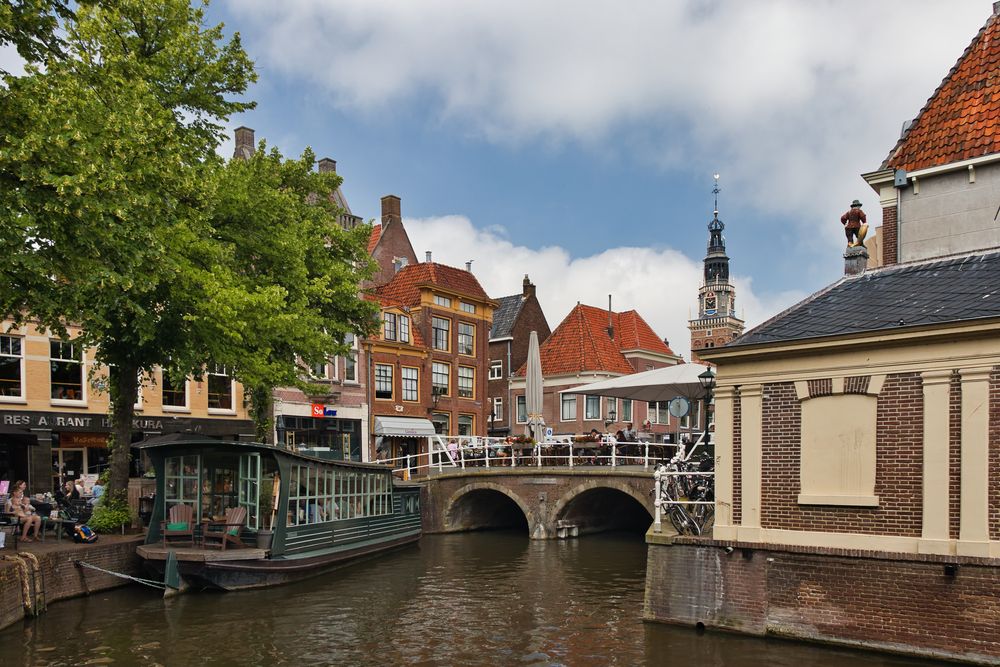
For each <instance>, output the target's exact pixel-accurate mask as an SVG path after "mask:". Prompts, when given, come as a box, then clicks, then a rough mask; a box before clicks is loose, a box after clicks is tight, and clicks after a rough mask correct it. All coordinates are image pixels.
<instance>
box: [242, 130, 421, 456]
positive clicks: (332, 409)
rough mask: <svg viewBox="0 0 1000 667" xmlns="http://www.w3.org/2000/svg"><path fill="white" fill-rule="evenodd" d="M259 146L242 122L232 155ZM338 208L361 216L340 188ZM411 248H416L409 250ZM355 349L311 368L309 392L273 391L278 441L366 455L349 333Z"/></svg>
mask: <svg viewBox="0 0 1000 667" xmlns="http://www.w3.org/2000/svg"><path fill="white" fill-rule="evenodd" d="M254 150H256V145H255V143H254V131H253V130H252V129H251V128H249V127H239V128H237V129H236V131H235V150H234V152H233V158H234V159H246V158H249V157H250V156H251V155H253V152H254ZM317 169H318V170H319V171H320V172H323V173H336V171H337V163H336V161H334V160H333V159H331V158H328V157H324V158H321V159H319V160H318V161H317ZM332 198H333V201H334V203H336V204H337V207H338V208H339V209H340V211H341V213H340V215H339V217H338V223H339V224H340V226H341V227H343V228H344V229H354V228H355V227H357V226H358V225H360V224H362V219H361V218H360V217H359V216H357V215H354V213H352V212H351V207H350V205H349V204H348V203H347V198H346V197H345V196H344V193H343V191H342V190H341V188H337V189H336V190H335V191H334V193H333V195H332ZM411 252H412V251H411ZM346 342H347V343H349V344H350V345H352V346H353V348H354V349H353V351H352V352H351V353H350V354H348V355H346V356H339V357H331V358H330V359H327V360H326V362H325V363H321V364H316V365H315V366H313V367H312V368H310V369H309V378H308V379H309V380H310V382H312V383H313V384H314V385H315V389H313V390H311V391H309V392H306V391H303V390H301V389H299V388H297V387H279V388H277V389H275V390H274V409H273V415H274V438H275V442H276V443H279V444H284V445H286V446H289V447H296V448H316V447H319V448H323V449H329V453H330V455H331V456H333V457H335V458H338V459H340V458H343V459H350V460H354V461H362V460H368V459H367V456H368V447H367V446H365V444H366V443H367V442H368V401H367V389H366V386H365V380H366V376H365V373H364V369H365V363H366V360H365V356H364V351H363V350H362V349H361V346H360V345H359V343H358V341H357V339H356V338H355V337H354V336H351V335H349V336H348V339H347V341H346Z"/></svg>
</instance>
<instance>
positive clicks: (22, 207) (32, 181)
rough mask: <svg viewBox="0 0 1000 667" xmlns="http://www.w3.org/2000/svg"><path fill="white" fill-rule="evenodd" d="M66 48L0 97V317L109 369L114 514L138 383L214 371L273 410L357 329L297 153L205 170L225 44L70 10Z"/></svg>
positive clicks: (160, 6) (314, 177) (94, 6)
mask: <svg viewBox="0 0 1000 667" xmlns="http://www.w3.org/2000/svg"><path fill="white" fill-rule="evenodd" d="M42 4H44V3H42ZM57 15H58V14H57ZM0 16H2V15H0ZM43 22H44V21H43ZM28 24H29V26H30V25H33V24H31V22H30V21H29V22H28ZM62 29H63V32H62V34H64V38H63V44H62V46H63V51H62V53H63V54H64V56H60V57H54V56H51V53H52V52H50V51H44V50H41V49H37V50H35V51H32V50H31V48H27V50H26V53H28V54H29V55H30V54H35V55H34V56H33V57H34V58H35V60H36V61H37V62H40V63H42V64H43V65H44V67H36V66H34V65H33V64H29V65H28V67H27V74H26V75H25V76H21V77H15V76H9V75H6V76H4V84H5V87H0V214H2V215H3V218H2V220H0V253H2V254H3V256H4V257H5V259H6V262H4V263H3V265H2V266H0V310H2V312H3V314H5V315H6V316H9V317H12V318H14V319H15V321H16V322H23V321H25V320H26V319H28V318H33V319H36V320H37V321H39V322H40V323H41V324H42V325H43V326H45V327H48V328H50V329H52V330H53V331H55V332H56V333H58V334H64V333H65V327H66V325H67V324H68V323H73V324H77V325H80V326H81V327H82V330H83V333H82V334H81V336H82V342H83V343H84V344H86V345H88V346H93V347H95V348H96V355H97V360H98V362H99V363H101V364H103V365H105V366H107V368H108V376H109V377H108V385H109V390H110V395H111V402H112V414H111V417H112V422H113V424H114V438H113V440H114V444H113V450H112V464H111V468H112V472H111V478H110V481H109V494H112V495H113V494H115V493H118V492H120V491H122V490H123V489H124V488H125V486H126V485H127V477H128V446H127V445H128V444H129V442H130V435H131V422H132V417H133V405H134V403H135V399H136V393H137V376H138V375H139V374H140V373H148V372H149V371H151V370H152V369H153V368H154V367H155V366H162V367H164V368H165V369H166V370H167V372H168V373H170V374H171V375H172V376H173V377H174V378H177V379H179V378H180V377H182V376H184V375H186V374H189V373H195V374H198V373H200V372H201V370H202V369H203V368H204V366H205V365H206V364H209V363H221V364H225V365H227V366H228V367H229V368H231V369H233V371H234V372H235V374H236V376H237V377H238V378H239V379H241V380H243V381H245V382H247V383H248V384H249V385H250V387H251V388H252V389H253V390H255V391H254V392H251V393H255V392H256V391H257V390H259V391H260V394H261V396H263V394H264V393H265V392H264V389H265V388H266V389H267V391H266V394H267V395H268V396H269V394H270V391H269V390H270V387H272V386H274V384H275V383H278V382H280V381H284V380H285V379H291V378H292V377H293V376H294V375H295V368H296V355H299V356H301V357H303V358H306V359H314V358H317V357H318V356H319V355H320V354H321V353H327V354H329V353H335V352H336V351H338V350H339V349H340V348H339V343H340V342H341V341H342V340H343V334H344V333H345V332H346V331H347V330H349V329H350V328H351V327H363V326H367V324H366V317H367V318H368V319H369V320H370V318H371V314H370V313H369V312H368V311H367V310H366V309H367V306H366V305H364V304H362V303H361V302H360V300H359V299H358V296H357V285H358V279H359V277H361V276H362V275H364V271H365V268H366V266H367V264H366V262H365V261H363V260H364V257H363V252H362V251H363V248H364V245H363V242H361V241H360V240H359V237H358V234H351V233H344V232H341V231H340V230H339V229H338V228H336V226H335V224H334V222H333V220H334V218H333V215H334V214H335V211H334V210H333V209H332V208H331V206H329V205H327V202H328V199H327V198H326V197H325V195H326V194H328V193H329V191H330V187H332V186H334V185H335V182H334V181H332V180H330V179H329V178H328V177H326V176H325V175H321V174H315V173H311V166H312V159H313V157H312V155H311V154H310V153H307V154H306V155H304V156H303V158H302V159H301V160H298V161H285V160H283V159H282V158H281V156H280V155H279V154H278V153H276V152H274V151H271V152H269V153H266V154H265V153H264V152H263V151H261V152H259V153H258V154H257V155H255V156H254V157H253V158H252V159H250V160H248V161H246V162H243V161H233V162H231V163H229V164H228V165H227V164H226V163H224V162H223V161H222V160H221V159H220V158H219V157H218V155H217V154H216V148H217V146H218V144H219V141H220V139H221V136H222V135H221V133H222V129H223V123H224V122H225V120H226V119H227V118H228V116H229V115H230V114H232V113H236V112H240V111H244V110H247V109H249V108H251V107H252V104H251V103H249V102H247V101H243V100H241V99H240V96H241V95H242V94H243V93H244V91H245V89H246V87H247V86H248V84H249V83H250V82H251V81H253V80H254V78H255V74H254V72H253V66H252V63H251V61H250V59H249V57H248V56H247V54H246V53H245V52H244V51H243V49H242V46H241V45H240V41H239V36H238V35H236V36H234V37H232V38H231V39H229V40H228V41H226V40H224V38H223V34H222V28H221V26H213V27H209V26H206V25H205V24H204V12H203V9H202V8H200V7H192V6H191V5H190V4H189V3H188V2H187V0H114V1H112V0H107V1H103V2H102V1H98V2H93V3H81V4H79V5H77V12H76V14H74V15H70V16H69V17H68V18H66V20H65V21H64V22H63V24H62ZM0 38H2V39H10V40H12V41H14V42H15V43H19V42H18V39H17V38H16V36H15V37H8V36H4V35H3V34H0ZM25 39H28V43H29V46H30V44H31V43H33V42H31V39H32V38H29V36H26V37H25ZM310 193H316V195H315V196H311V194H310ZM310 203H312V204H315V205H308V204H310Z"/></svg>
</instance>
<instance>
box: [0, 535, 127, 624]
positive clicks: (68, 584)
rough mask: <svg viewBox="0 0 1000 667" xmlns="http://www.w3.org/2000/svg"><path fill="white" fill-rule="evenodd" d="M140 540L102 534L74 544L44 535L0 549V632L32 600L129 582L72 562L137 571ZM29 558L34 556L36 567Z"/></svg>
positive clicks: (86, 592) (40, 603) (53, 598)
mask: <svg viewBox="0 0 1000 667" xmlns="http://www.w3.org/2000/svg"><path fill="white" fill-rule="evenodd" d="M143 539H144V538H143V536H142V535H127V536H117V535H102V536H101V539H100V541H99V542H96V543H94V544H74V543H73V542H71V541H66V540H64V541H63V542H61V543H59V542H55V541H54V540H53V539H52V538H49V540H48V541H46V542H44V543H36V544H33V545H31V547H22V548H21V549H20V550H19V551H14V550H12V549H3V550H0V630H2V629H4V628H6V627H9V626H11V625H13V624H14V623H17V622H18V621H20V620H22V619H23V618H24V617H25V616H26V615H28V614H29V613H31V612H30V610H29V607H30V606H33V605H35V604H38V606H39V608H44V607H47V606H48V605H50V604H52V603H53V602H56V601H58V600H66V599H69V598H75V597H80V596H82V595H89V594H91V593H96V592H98V591H105V590H108V589H110V588H117V587H118V586H124V585H126V584H128V583H129V581H128V580H127V579H122V578H121V577H115V576H112V575H110V574H104V573H103V572H98V571H97V570H92V569H89V568H83V567H79V566H77V565H76V564H75V562H76V561H78V560H79V561H83V562H86V563H89V564H91V565H96V566H98V567H101V568H104V569H105V570H111V571H113V572H121V573H124V574H130V575H138V574H139V573H140V567H141V564H140V560H139V558H138V557H137V556H136V553H135V550H136V547H137V546H139V545H140V544H142V541H143ZM32 556H34V557H35V558H36V559H37V570H36V567H35V565H34V562H33V559H32ZM19 561H20V562H19ZM22 562H23V563H24V564H23V565H22ZM35 572H37V574H34V573H35ZM39 577H40V578H39ZM25 591H27V594H28V597H29V599H28V604H27V605H26V601H25Z"/></svg>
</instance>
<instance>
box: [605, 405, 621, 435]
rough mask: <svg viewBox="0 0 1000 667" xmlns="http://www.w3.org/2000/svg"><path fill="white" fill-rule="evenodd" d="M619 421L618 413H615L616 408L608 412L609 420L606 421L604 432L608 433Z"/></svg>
mask: <svg viewBox="0 0 1000 667" xmlns="http://www.w3.org/2000/svg"><path fill="white" fill-rule="evenodd" d="M617 419H618V413H617V412H615V410H614V408H612V409H611V410H608V418H607V419H605V420H604V430H605V431H607V430H608V427H609V426H611V425H612V424H614V423H615V422H616V421H617Z"/></svg>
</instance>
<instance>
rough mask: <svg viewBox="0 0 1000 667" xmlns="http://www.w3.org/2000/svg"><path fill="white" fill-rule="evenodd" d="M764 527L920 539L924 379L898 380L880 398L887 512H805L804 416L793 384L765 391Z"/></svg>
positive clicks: (880, 460) (880, 486)
mask: <svg viewBox="0 0 1000 667" xmlns="http://www.w3.org/2000/svg"><path fill="white" fill-rule="evenodd" d="M763 421H764V424H765V425H766V426H767V427H766V428H765V429H764V434H763V443H762V444H763V460H764V467H763V474H762V480H761V481H762V484H761V486H762V489H761V491H762V499H761V526H762V527H763V528H773V529H784V530H808V531H822V532H849V533H865V534H878V535H905V536H919V535H920V531H921V516H922V505H923V499H922V482H923V472H922V468H921V463H922V460H923V433H922V432H923V393H922V387H921V381H920V376H919V375H918V374H906V375H891V376H889V377H888V378H887V379H886V381H885V384H884V386H883V388H882V393H881V395H880V396H879V398H878V408H877V417H876V421H877V427H876V443H877V444H876V469H875V493H876V495H878V496H879V506H878V507H874V508H855V507H839V506H836V507H835V506H814V505H810V506H800V505H799V504H798V502H797V496H798V494H799V492H800V483H799V470H800V463H801V453H800V446H799V443H800V441H801V430H802V414H801V406H800V403H799V400H798V398H797V396H796V393H795V386H794V385H793V384H792V383H780V384H769V385H765V386H764V396H763Z"/></svg>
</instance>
